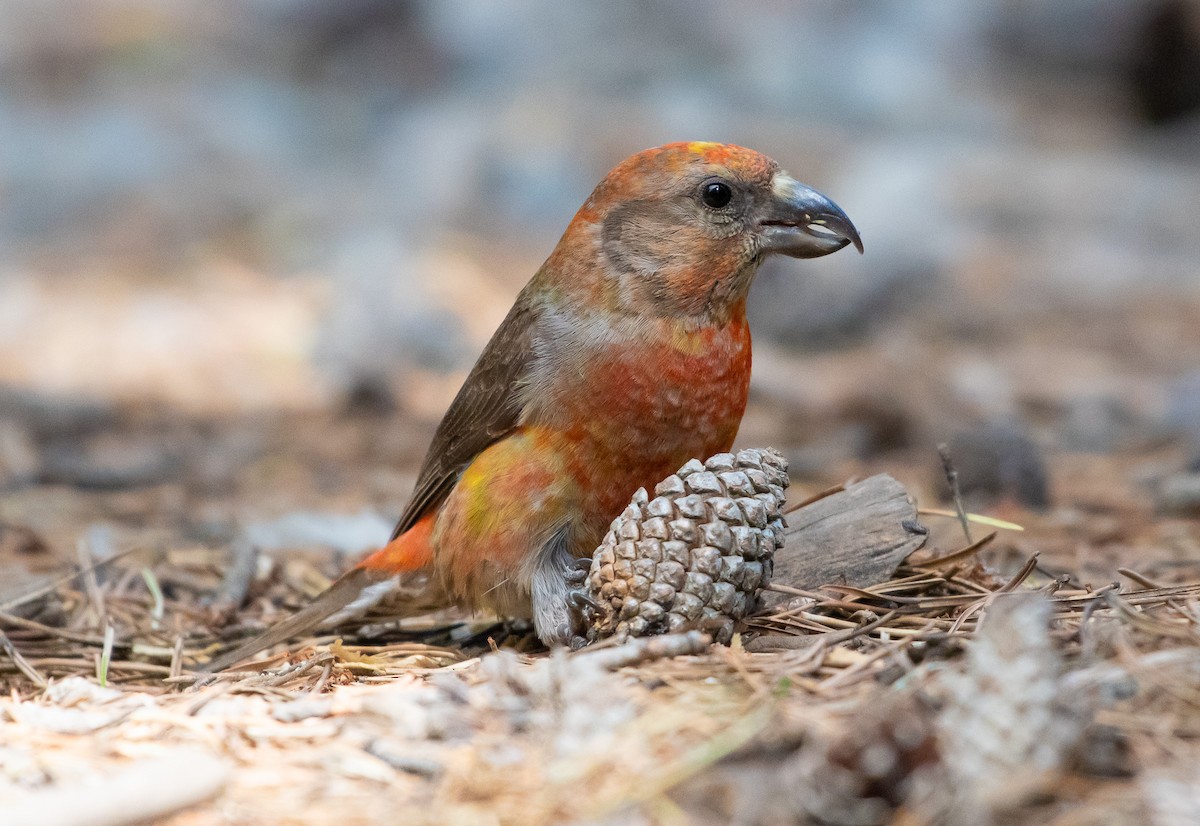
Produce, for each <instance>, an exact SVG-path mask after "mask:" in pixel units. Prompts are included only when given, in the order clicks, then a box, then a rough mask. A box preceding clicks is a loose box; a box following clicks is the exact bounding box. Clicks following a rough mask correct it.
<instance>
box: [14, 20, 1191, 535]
mask: <svg viewBox="0 0 1200 826" xmlns="http://www.w3.org/2000/svg"><path fill="white" fill-rule="evenodd" d="M692 139H702V140H715V141H729V142H735V143H739V144H743V145H747V146H750V147H753V148H755V149H758V150H760V151H762V152H765V153H766V154H769V155H771V156H773V157H774V158H776V159H778V160H779V161H780V162H781V164H782V165H783V166H784V167H785V168H786V169H788V170H789V171H790V172H792V173H793V174H794V175H795V176H797V177H798V178H800V179H801V180H803V181H805V182H806V183H809V184H810V185H812V186H814V187H816V188H818V189H820V190H822V191H823V192H825V193H827V194H828V195H830V196H831V197H832V198H833V199H834V200H836V201H837V202H838V203H839V204H841V206H842V207H843V208H844V209H845V210H846V211H847V213H848V214H849V215H850V216H851V217H852V218H853V219H854V221H855V222H856V224H857V225H858V227H859V229H860V230H861V232H862V235H863V239H864V242H865V244H866V255H865V256H862V257H858V256H854V255H850V254H844V253H843V254H840V255H835V256H832V257H829V258H825V259H821V260H819V261H814V262H795V261H782V262H771V263H770V264H769V265H768V266H767V267H765V268H764V270H763V272H762V273H761V275H760V278H759V281H758V283H757V284H756V287H755V291H754V295H753V307H752V312H753V318H752V324H753V326H754V330H755V336H756V353H755V359H756V364H755V374H754V393H753V400H752V404H751V409H750V411H749V412H748V414H747V418H746V422H745V425H744V427H743V431H742V434H741V436H740V437H739V443H740V444H743V445H763V444H774V445H777V446H779V447H781V448H784V449H786V450H787V451H788V453H789V455H790V456H791V458H792V462H793V470H794V476H795V478H796V479H797V484H799V485H801V486H804V485H807V486H809V487H811V488H812V489H813V490H817V489H820V488H822V487H824V486H826V485H828V484H829V483H831V482H840V481H842V480H844V479H845V478H847V477H848V476H852V475H863V474H867V473H871V472H878V471H881V470H887V471H889V472H892V473H894V474H895V475H897V476H898V477H899V478H901V479H902V481H904V482H905V483H906V484H907V485H909V486H910V488H911V489H912V490H913V491H914V492H916V493H918V494H919V495H920V496H921V498H922V500H923V501H931V500H936V499H941V498H944V497H945V496H946V486H945V483H944V481H943V479H942V475H941V469H940V468H941V466H940V464H939V460H938V456H937V453H936V450H935V445H937V444H938V443H939V442H948V443H950V445H951V453H952V455H953V456H954V458H955V461H956V463H957V464H958V465H959V470H960V472H961V475H962V480H963V484H964V486H965V487H966V488H967V490H966V491H965V492H966V493H967V495H968V498H969V499H970V500H971V501H974V502H979V503H982V505H983V506H986V507H991V508H998V509H1001V510H1004V509H1009V510H1013V509H1016V510H1021V509H1039V508H1045V507H1047V506H1051V507H1057V508H1059V509H1060V510H1059V511H1058V513H1059V515H1060V516H1061V517H1062V518H1064V519H1066V518H1067V516H1062V514H1067V515H1068V516H1069V515H1070V514H1072V513H1073V514H1076V515H1078V514H1080V513H1083V514H1088V513H1096V512H1099V511H1101V510H1103V509H1105V508H1108V509H1110V510H1112V509H1116V510H1117V511H1120V510H1121V509H1122V508H1127V507H1136V508H1138V509H1140V510H1139V511H1138V512H1139V513H1157V514H1164V515H1169V516H1182V517H1186V516H1188V515H1192V514H1194V513H1196V512H1197V511H1200V482H1198V481H1197V480H1198V479H1200V232H1198V231H1197V214H1198V211H1200V3H1198V2H1194V0H990V1H988V0H960V2H956V3H946V2H943V1H942V0H861V1H860V2H856V3H845V2H837V0H823V1H822V2H804V3H788V2H782V0H742V2H738V3H718V2H697V0H686V1H685V0H643V1H642V2H610V3H603V4H601V3H562V2H556V0H505V2H484V1H483V0H441V1H439V2H404V0H343V2H338V3H326V2H318V0H242V1H241V2H237V1H236V0H88V2H86V3H80V2H78V0H38V2H26V1H25V0H6V1H5V2H0V523H2V524H3V525H5V526H7V527H6V528H5V529H4V531H0V552H5V549H7V552H11V553H14V554H18V555H20V554H26V555H32V556H31V558H32V557H36V556H37V554H39V553H40V552H42V551H46V550H49V551H50V552H51V555H52V556H58V557H60V558H61V557H63V556H64V555H65V556H67V557H71V556H72V555H73V551H72V550H71V549H72V548H73V546H74V543H75V541H76V540H77V538H78V537H79V536H80V535H81V532H82V531H84V530H93V531H94V530H96V529H98V528H102V529H103V530H107V531H110V532H113V535H114V536H116V537H117V539H115V540H113V541H114V542H116V544H118V545H119V544H120V543H121V542H126V543H128V542H137V543H151V544H152V543H153V542H155V541H161V542H168V543H170V542H179V541H182V540H181V539H180V538H181V537H183V538H186V539H187V541H199V542H206V541H224V540H225V539H227V538H228V537H229V536H231V535H232V534H234V533H236V532H237V531H239V530H242V529H243V528H244V526H245V525H247V524H257V525H259V527H260V528H261V527H263V526H264V525H266V526H267V527H268V528H270V530H275V531H276V533H274V534H271V532H270V530H267V531H266V533H264V534H262V535H261V536H260V540H261V542H262V543H263V544H266V545H269V544H271V543H272V542H277V543H279V544H287V543H289V542H292V543H293V544H295V542H298V541H299V542H301V544H303V542H306V541H315V540H313V539H312V537H313V536H314V534H313V533H312V531H314V530H316V531H318V533H319V530H324V529H325V528H329V530H331V531H332V532H333V533H334V534H336V536H337V537H339V538H338V539H336V540H329V542H330V544H334V545H338V546H339V547H343V549H344V550H346V551H347V552H351V551H356V550H360V549H361V548H362V547H366V546H368V545H370V544H371V543H372V542H378V541H380V540H381V539H383V538H384V537H385V535H386V533H387V530H388V528H389V527H390V525H389V523H390V520H391V519H392V518H394V516H395V514H396V513H398V511H399V509H400V508H401V506H402V505H403V503H404V500H405V499H406V497H407V495H408V492H409V489H410V487H411V484H412V481H413V473H414V471H415V465H416V463H417V462H418V461H419V460H420V458H421V455H422V454H423V451H424V449H425V446H426V445H427V443H428V439H429V436H430V434H431V432H432V428H433V426H434V425H435V424H436V422H437V420H438V418H439V417H440V415H441V413H442V412H443V411H444V409H445V406H446V405H447V404H448V402H449V400H450V398H452V396H453V393H454V392H455V390H456V389H457V387H458V384H459V383H460V382H461V380H462V378H463V376H464V375H465V371H466V369H467V368H469V366H470V364H471V363H472V362H473V360H474V357H475V356H476V354H477V353H478V352H479V350H480V348H481V347H482V345H483V343H484V342H485V341H486V340H487V338H488V337H489V335H490V334H491V332H492V330H493V329H494V328H495V326H496V325H497V324H498V323H499V321H500V319H501V318H502V317H503V315H504V313H505V312H506V310H507V309H508V307H509V305H510V303H511V301H512V299H513V297H514V296H515V294H516V292H517V290H518V289H519V288H520V286H521V285H522V284H523V283H524V281H525V280H526V279H527V278H528V277H529V276H530V275H531V274H532V273H533V272H534V270H535V269H536V268H537V266H538V265H539V264H540V262H541V261H542V260H543V259H544V257H545V256H546V255H547V254H548V253H549V251H550V250H551V249H552V248H553V245H554V243H555V241H556V240H557V238H558V235H559V233H560V232H561V231H562V229H563V228H564V227H565V225H566V223H567V222H568V220H569V219H570V217H571V215H572V214H573V212H574V210H575V209H576V208H577V207H578V205H579V204H580V203H581V202H582V201H583V200H584V199H585V198H586V196H587V195H588V193H589V192H590V190H591V188H592V186H593V185H594V184H595V183H596V182H597V181H598V180H599V179H600V178H601V177H602V176H603V174H604V173H605V172H606V171H607V170H608V169H609V168H610V167H611V166H612V165H613V164H615V163H616V162H617V161H619V160H620V159H622V158H623V157H625V156H626V155H628V154H630V153H632V152H634V151H637V150H640V149H643V148H645V147H648V146H652V145H656V144H660V143H664V142H667V141H673V140H692ZM317 511H320V512H321V513H324V514H326V516H325V517H322V519H323V520H324V521H321V520H317V521H318V523H319V524H318V527H316V528H314V527H313V524H309V523H305V524H308V528H307V530H309V533H303V531H301V533H302V534H303V536H304V537H307V539H302V540H295V539H294V538H293V539H288V538H286V537H285V536H284V534H285V533H286V530H285V528H286V526H283V525H282V520H284V519H285V518H288V517H289V515H290V516H293V517H294V516H296V515H297V514H306V513H308V514H312V513H315V512H317ZM328 514H342V515H343V516H339V517H338V518H339V519H343V521H341V522H337V523H336V524H334V527H333V528H330V525H331V524H333V523H331V522H330V521H329V520H330V519H332V518H333V517H331V516H328ZM355 514H357V515H355ZM264 520H266V521H265V522H264ZM270 520H276V521H274V522H271V521H270ZM288 524H291V523H288ZM314 524H316V523H314ZM321 526H324V527H321ZM292 527H295V525H292ZM280 531H283V534H281V533H280ZM1189 531H1190V532H1189ZM1172 536H1174V537H1175V539H1172V540H1171V541H1172V542H1181V543H1183V544H1181V545H1178V547H1179V548H1182V550H1180V551H1179V552H1180V553H1191V554H1193V555H1195V554H1200V550H1198V549H1197V548H1198V546H1200V538H1198V537H1197V536H1196V533H1195V531H1194V530H1193V529H1191V528H1189V529H1186V530H1185V529H1183V528H1179V529H1178V530H1176V532H1175V533H1174V534H1172ZM5 537H7V538H5ZM155 537H158V539H155ZM164 537H165V538H164ZM272 537H274V538H272ZM347 537H349V538H347ZM1180 537H1182V538H1180ZM1164 541H1165V540H1164ZM1188 543H1190V544H1188ZM93 544H95V543H93ZM101 544H103V543H101ZM1173 547H1174V546H1173Z"/></svg>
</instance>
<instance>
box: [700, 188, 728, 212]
mask: <svg viewBox="0 0 1200 826" xmlns="http://www.w3.org/2000/svg"><path fill="white" fill-rule="evenodd" d="M732 198H733V190H732V189H730V188H729V184H727V183H722V182H721V181H709V182H708V183H706V184H705V185H704V186H703V187H701V189H700V200H701V201H703V202H704V205H705V206H706V207H710V208H711V209H720V208H721V207H723V206H726V205H727V204H728V203H729V201H730V200H731V199H732Z"/></svg>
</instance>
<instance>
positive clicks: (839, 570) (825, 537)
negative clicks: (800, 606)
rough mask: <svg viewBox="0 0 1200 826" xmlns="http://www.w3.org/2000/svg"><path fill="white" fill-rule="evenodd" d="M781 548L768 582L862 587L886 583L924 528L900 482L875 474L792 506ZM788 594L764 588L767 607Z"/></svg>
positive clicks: (922, 540) (807, 586)
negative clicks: (818, 497) (797, 505)
mask: <svg viewBox="0 0 1200 826" xmlns="http://www.w3.org/2000/svg"><path fill="white" fill-rule="evenodd" d="M787 521H788V529H787V533H786V534H785V539H784V544H783V547H782V548H780V549H779V550H778V551H776V552H775V573H774V575H773V576H772V577H771V581H772V582H773V583H776V584H779V585H787V586H790V587H792V588H802V589H804V590H815V589H817V588H820V587H821V586H822V585H829V584H837V585H851V586H854V587H857V588H862V587H866V586H870V585H877V584H878V583H880V582H885V581H887V580H888V579H890V578H891V576H892V574H893V573H895V571H896V568H897V567H899V565H900V563H901V562H902V561H903V560H904V558H905V557H907V556H908V555H909V554H911V553H912V552H913V551H915V550H917V549H918V548H920V547H921V546H922V545H924V544H925V535H926V529H925V528H924V527H923V526H922V525H921V523H920V522H918V521H917V506H916V504H915V503H914V502H913V500H912V497H910V496H909V495H908V492H907V491H906V490H905V489H904V486H903V485H901V484H900V483H899V482H897V481H896V480H895V479H893V478H892V477H891V476H888V475H887V474H879V475H877V476H872V477H870V478H869V479H864V480H863V481H861V482H855V483H853V484H850V485H847V486H846V487H845V489H843V490H840V491H838V492H837V493H833V494H830V495H829V496H826V497H824V498H822V499H818V500H817V501H816V502H813V503H812V504H810V505H805V506H804V507H802V508H800V509H798V510H795V511H792V512H791V513H789V514H788V516H787ZM788 599H791V597H790V596H789V595H788V594H784V593H779V592H778V591H764V592H763V594H762V602H763V605H764V606H766V607H771V606H774V605H778V604H780V603H781V602H786V601H787V600H788Z"/></svg>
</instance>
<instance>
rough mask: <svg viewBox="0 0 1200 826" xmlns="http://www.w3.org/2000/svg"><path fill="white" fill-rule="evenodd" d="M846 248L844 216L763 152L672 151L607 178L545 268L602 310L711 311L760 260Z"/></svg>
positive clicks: (636, 159) (733, 295)
mask: <svg viewBox="0 0 1200 826" xmlns="http://www.w3.org/2000/svg"><path fill="white" fill-rule="evenodd" d="M849 244H853V245H854V246H855V247H856V248H857V249H858V251H859V252H862V241H861V239H860V238H859V235H858V231H857V230H856V229H855V227H854V224H852V223H851V222H850V219H849V218H848V217H846V213H844V212H842V210H841V208H840V207H838V205H837V204H835V203H834V202H833V201H831V200H829V199H828V198H826V197H825V196H824V195H822V194H821V193H819V192H817V191H816V190H814V189H810V188H809V187H807V186H805V185H804V184H802V183H800V182H798V181H796V180H795V179H794V178H792V177H791V176H790V175H788V174H787V173H786V172H783V171H782V170H781V169H780V168H779V165H778V164H777V163H776V162H775V161H773V160H771V159H770V158H768V157H766V156H765V155H761V154H759V153H758V152H754V151H752V150H749V149H744V148H742V147H740V146H732V145H729V144H719V143H700V142H692V143H672V144H667V145H666V146H660V147H656V148H654V149H647V150H645V151H644V152H639V153H638V154H636V155H633V156H632V157H630V158H627V159H626V160H624V161H622V162H621V163H620V164H619V165H617V167H616V168H614V169H613V170H612V171H611V172H609V173H608V175H607V176H606V177H605V178H604V180H603V181H601V182H600V184H599V185H598V186H597V187H596V189H595V190H594V191H593V192H592V194H591V197H589V198H588V200H587V202H586V203H585V204H584V205H583V207H582V208H581V209H580V210H579V212H578V214H577V215H576V216H575V220H574V221H572V222H571V226H570V227H569V228H568V229H567V232H566V234H565V235H564V236H563V239H562V241H561V242H560V243H559V247H558V249H556V250H555V253H554V255H552V256H551V259H550V262H548V263H549V264H550V265H551V270H552V271H554V272H556V273H558V275H559V276H560V278H562V279H564V280H570V281H574V282H575V284H574V286H576V287H585V288H588V291H589V292H590V293H591V295H592V296H599V297H600V298H602V299H603V300H604V303H605V304H606V305H608V306H610V307H612V308H613V309H618V308H619V309H622V310H625V311H634V312H652V313H655V314H671V315H679V314H683V315H701V314H704V313H713V314H720V313H721V312H722V311H724V310H727V309H728V308H729V307H732V306H734V305H735V304H737V303H738V302H740V301H742V300H744V299H745V295H746V291H747V290H748V289H749V286H750V281H751V280H752V278H753V276H754V272H755V270H756V269H757V268H758V264H759V263H760V262H761V261H762V259H763V257H764V256H766V255H771V254H775V253H778V254H782V255H787V256H791V257H793V258H816V257H818V256H822V255H828V254H829V253H831V252H836V251H837V250H840V249H841V248H842V247H845V246H847V245H849ZM560 285H561V286H567V285H566V284H561V282H560Z"/></svg>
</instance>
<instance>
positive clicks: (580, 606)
mask: <svg viewBox="0 0 1200 826" xmlns="http://www.w3.org/2000/svg"><path fill="white" fill-rule="evenodd" d="M599 608H600V606H599V605H597V604H596V601H595V600H594V599H592V598H591V597H589V596H588V595H587V594H586V593H585V592H584V591H582V590H580V589H578V588H576V589H573V590H571V591H570V592H568V594H567V614H568V616H569V617H570V625H571V634H570V640H569V642H568V643H567V644H568V645H569V646H570V647H571V648H572V649H579V648H582V647H583V646H585V645H587V632H588V628H589V627H591V624H592V617H593V616H594V612H595V611H597V610H598V609H599Z"/></svg>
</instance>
